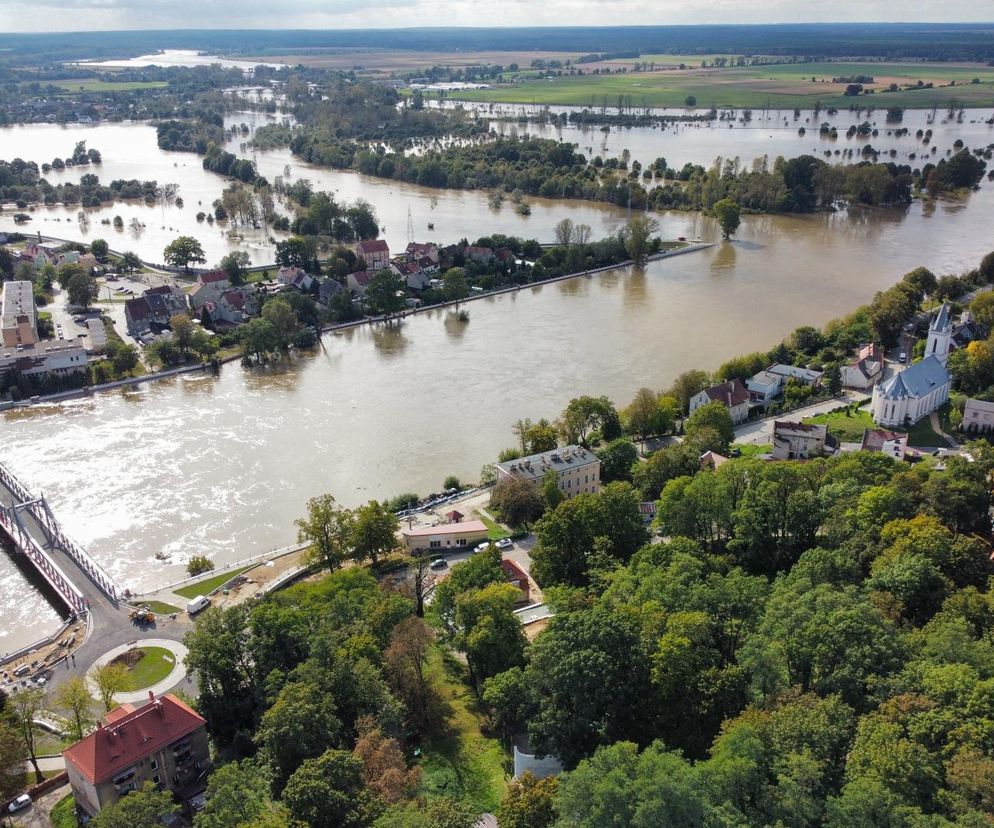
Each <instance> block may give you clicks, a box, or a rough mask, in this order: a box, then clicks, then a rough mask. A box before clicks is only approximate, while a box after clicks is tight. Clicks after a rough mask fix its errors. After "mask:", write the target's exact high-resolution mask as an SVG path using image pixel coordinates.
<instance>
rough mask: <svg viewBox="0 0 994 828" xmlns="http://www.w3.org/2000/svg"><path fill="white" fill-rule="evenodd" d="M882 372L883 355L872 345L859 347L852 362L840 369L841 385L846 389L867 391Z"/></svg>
mask: <svg viewBox="0 0 994 828" xmlns="http://www.w3.org/2000/svg"><path fill="white" fill-rule="evenodd" d="M883 371H884V353H883V351H882V350H881V349H880V348H879V347H878V346H877V345H876V344H874V343H872V342H871V343H869V344H866V345H863V346H861V347H860V349H859V351H858V352H857V354H856V356H855V357H854V358H853V360H852V362H850V363H849V364H848V365H846V366H845V367H843V369H842V384H843V385H844V386H845V387H846V388H858V389H861V390H868V389H870V388H872V387H873V386H874V384H875V383H876V382H877V380H879V379H880V377H881V375H882V374H883Z"/></svg>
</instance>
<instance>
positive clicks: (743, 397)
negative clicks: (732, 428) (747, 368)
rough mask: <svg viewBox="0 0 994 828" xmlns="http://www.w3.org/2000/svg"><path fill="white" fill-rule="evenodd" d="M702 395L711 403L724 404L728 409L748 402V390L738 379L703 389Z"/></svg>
mask: <svg viewBox="0 0 994 828" xmlns="http://www.w3.org/2000/svg"><path fill="white" fill-rule="evenodd" d="M704 393H705V394H707V395H708V399H709V400H712V401H713V402H720V403H724V404H725V406H727V407H728V408H734V407H735V406H737V405H742V403H747V402H749V389H747V388H746V387H745V386H744V385H743V384H742V380H740V379H733V380H729V381H728V382H723V383H721V385H712V386H711V387H710V388H705V389H704Z"/></svg>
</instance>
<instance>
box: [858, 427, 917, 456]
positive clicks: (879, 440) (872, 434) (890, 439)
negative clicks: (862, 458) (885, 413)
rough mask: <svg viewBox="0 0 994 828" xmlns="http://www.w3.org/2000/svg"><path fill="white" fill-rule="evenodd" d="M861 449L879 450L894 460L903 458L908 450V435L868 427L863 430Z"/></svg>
mask: <svg viewBox="0 0 994 828" xmlns="http://www.w3.org/2000/svg"><path fill="white" fill-rule="evenodd" d="M860 449H861V450H862V451H879V452H882V453H883V454H886V455H887V456H888V457H893V458H894V459H895V460H903V459H904V455H905V452H907V450H908V435H907V434H905V433H904V432H901V431H887V430H886V429H883V428H868V429H867V430H866V431H864V432H863V442H862V443H861V444H860Z"/></svg>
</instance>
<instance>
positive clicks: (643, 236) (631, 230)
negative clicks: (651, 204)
mask: <svg viewBox="0 0 994 828" xmlns="http://www.w3.org/2000/svg"><path fill="white" fill-rule="evenodd" d="M658 232H659V222H658V221H657V220H656V219H654V218H652V217H651V216H648V215H644V214H639V215H635V216H632V217H631V218H630V219H629V220H628V222H627V223H626V224H625V226H624V228H622V230H621V237H622V239H623V240H624V243H625V250H626V251H627V252H628V256H629V258H630V259H631V260H632V263H633V264H634V265H635V266H636V267H643V266H644V265H645V263H646V260H647V259H648V258H649V253H650V252H651V250H652V237H653V236H654V235H655V234H656V233H658Z"/></svg>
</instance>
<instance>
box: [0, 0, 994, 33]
mask: <svg viewBox="0 0 994 828" xmlns="http://www.w3.org/2000/svg"><path fill="white" fill-rule="evenodd" d="M853 21H876V22H899V21H902V22H915V21H922V22H958V21H994V0H960V2H957V3H937V2H923V0H914V2H911V3H895V2H893V0H841V2H840V0H497V2H494V0H0V31H7V32H30V31H74V30H98V31H99V30H104V31H108V30H116V29H188V28H200V27H202V28H223V29H241V28H261V29H292V28H300V29H336V28H350V29H355V28H401V27H408V26H580V25H591V26H606V25H615V26H616V25H664V24H683V23H798V22H801V23H803V22H832V23H842V22H853Z"/></svg>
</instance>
